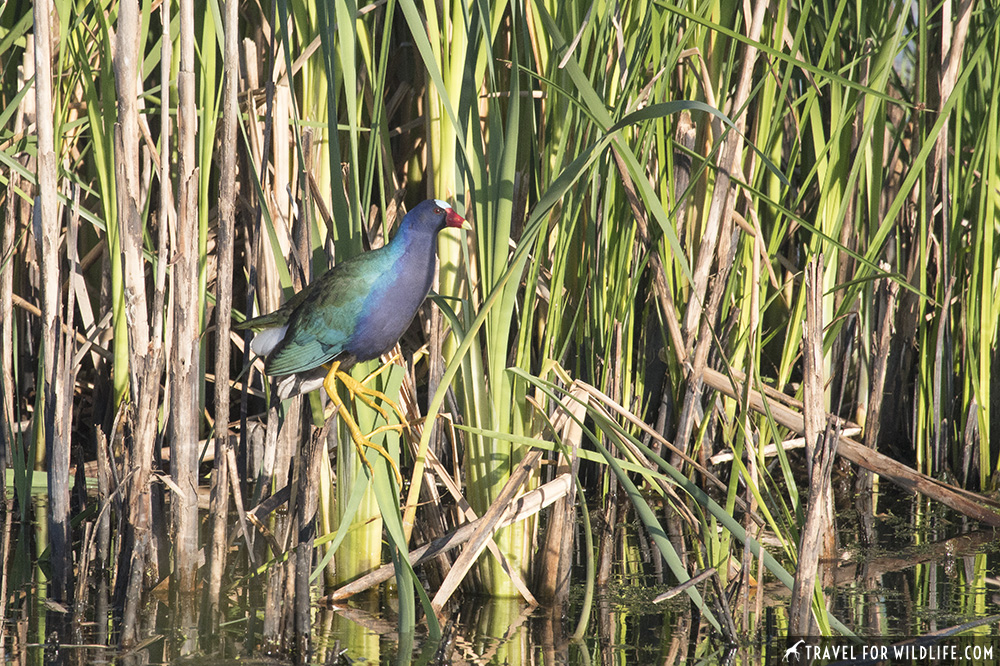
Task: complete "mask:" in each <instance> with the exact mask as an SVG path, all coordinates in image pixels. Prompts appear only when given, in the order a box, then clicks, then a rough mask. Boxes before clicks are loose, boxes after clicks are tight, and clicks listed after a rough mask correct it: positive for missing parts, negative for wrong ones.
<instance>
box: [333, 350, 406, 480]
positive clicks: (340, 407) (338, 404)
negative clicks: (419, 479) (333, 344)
mask: <svg viewBox="0 0 1000 666" xmlns="http://www.w3.org/2000/svg"><path fill="white" fill-rule="evenodd" d="M376 375H377V373H375V374H373V375H370V376H369V377H366V378H365V380H364V381H363V382H359V381H357V380H356V379H354V378H353V377H351V376H350V375H348V374H347V373H346V372H343V371H342V370H340V362H339V361H334V362H333V363H332V364H331V365H330V370H329V372H327V373H326V379H324V380H323V388H325V389H326V394H327V395H328V396H330V401H331V402H332V403H333V408H334V410H335V411H339V412H340V418H342V419H343V420H344V424H345V425H346V426H347V430H348V431H349V432H350V433H351V439H352V440H353V441H354V446H355V447H356V448H357V450H358V455H359V456H361V462H363V463H364V464H365V467H367V468H368V472H369V473H372V466H371V463H369V462H368V458H367V457H365V451H364V449H365V447H368V448H370V449H374V450H375V451H376V452H377V453H378V454H380V455H381V456H382V457H383V458H385V459H386V460H387V461H388V462H389V466H390V467H391V468H392V471H393V472H394V473H395V474H396V483H397V485H399V486H402V485H403V477H402V475H401V474H400V473H399V467H398V466H397V465H396V461H394V460H393V459H392V457H391V456H390V455H389V452H388V451H386V450H385V449H384V448H383V447H381V446H379V445H378V444H376V443H375V442H373V441H372V440H371V436H372V435H375V434H378V433H381V432H385V431H386V430H397V429H398V430H402V429H403V428H405V427H406V420H405V419H404V418H403V417H402V414H401V413H400V411H399V407H397V406H396V405H395V403H393V402H392V401H391V400H389V398H387V397H386V396H385V394H384V393H382V392H381V391H376V390H374V389H370V388H368V387H367V386H365V385H364V383H365V382H367V381H368V380H369V379H371V378H372V377H373V376H376ZM338 379H339V380H340V381H341V382H342V383H343V384H344V386H345V387H346V388H347V390H348V391H349V392H350V393H351V395H352V396H354V397H357V398H361V401H362V402H364V403H365V404H366V405H368V406H369V407H371V408H372V409H374V410H376V411H377V412H378V413H379V414H381V415H382V417H383V418H384V419H385V420H386V421H388V420H389V416H388V414H387V413H386V412H385V410H384V409H382V408H381V407H379V406H378V405H376V404H375V402H374V400H373V399H372V398H370V397H368V396H374V397H375V398H379V399H381V400H384V401H385V402H388V403H389V404H390V405H392V406H393V409H394V410H395V411H396V413H397V414H399V415H400V419H401V420H402V421H403V423H400V424H396V425H385V426H382V427H380V428H376V429H375V430H374V431H373V432H371V433H369V434H368V435H367V436H365V435H364V434H362V432H361V428H359V427H358V424H357V422H356V421H355V420H354V417H352V416H351V413H350V410H348V409H347V406H346V405H345V404H344V401H343V400H341V399H340V396H339V395H338V394H337V380H338Z"/></svg>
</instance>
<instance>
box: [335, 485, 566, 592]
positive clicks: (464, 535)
mask: <svg viewBox="0 0 1000 666" xmlns="http://www.w3.org/2000/svg"><path fill="white" fill-rule="evenodd" d="M572 484H573V479H572V477H571V476H570V475H569V474H561V475H559V476H557V477H556V478H554V479H553V480H551V481H549V482H548V483H546V484H544V485H542V486H540V487H539V488H536V489H535V490H532V491H530V492H527V493H525V494H524V495H521V496H520V497H517V498H515V499H514V500H513V501H511V502H508V504H507V506H506V508H505V509H504V511H503V513H502V514H500V517H499V519H498V521H497V523H496V525H495V526H494V529H500V528H503V527H506V526H507V525H510V524H513V523H516V522H517V521H519V520H524V519H525V518H529V517H531V516H533V515H535V514H536V513H538V512H539V511H541V510H542V509H544V508H546V507H548V506H550V505H551V504H553V503H555V502H558V501H561V500H562V499H564V498H565V496H566V494H567V493H569V491H570V489H571V488H572ZM484 520H486V518H485V517H483V518H479V519H478V520H474V521H472V522H469V523H466V524H464V525H462V526H461V527H459V528H458V529H456V530H455V531H453V532H450V533H449V534H446V535H444V536H442V537H438V538H437V539H434V541H432V542H431V543H429V544H427V545H424V546H421V547H419V548H416V549H414V550H412V551H410V564H412V565H413V566H414V567H417V566H419V565H421V564H424V563H425V562H429V561H431V560H433V559H435V558H437V557H439V556H441V555H443V554H444V553H446V552H448V551H449V550H451V549H453V548H457V547H458V546H460V545H462V544H463V543H466V542H468V541H469V539H471V538H472V536H473V534H474V533H476V532H477V531H478V530H479V529H480V528H481V527H482V525H483V524H484V523H483V521H484ZM394 575H395V567H394V566H393V565H392V564H391V563H390V564H384V565H382V566H381V567H379V568H378V569H376V570H375V571H372V572H371V573H368V574H366V575H364V576H361V577H360V578H358V579H356V580H353V581H351V582H350V583H347V584H345V585H342V586H341V587H339V588H337V589H336V590H334V591H333V592H331V593H330V594H328V595H326V596H325V597H323V598H322V599H321V601H324V602H327V603H333V602H337V601H342V600H344V599H347V598H348V597H351V596H354V595H355V594H358V593H360V592H364V591H365V590H367V589H369V588H372V587H374V586H376V585H378V584H379V583H384V582H385V581H387V580H389V579H390V578H392V577H393V576H394Z"/></svg>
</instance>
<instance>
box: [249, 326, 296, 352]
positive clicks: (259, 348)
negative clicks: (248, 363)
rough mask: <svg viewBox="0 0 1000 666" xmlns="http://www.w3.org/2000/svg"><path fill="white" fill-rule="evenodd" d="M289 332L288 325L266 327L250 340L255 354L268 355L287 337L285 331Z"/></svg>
mask: <svg viewBox="0 0 1000 666" xmlns="http://www.w3.org/2000/svg"><path fill="white" fill-rule="evenodd" d="M287 332H288V326H287V325H285V326H277V327H275V328H265V329H264V330H263V331H261V332H260V333H258V334H257V335H255V336H254V338H253V340H252V341H251V342H250V349H252V350H253V353H254V354H257V355H258V356H267V355H268V354H270V353H271V352H272V351H273V350H274V348H275V347H277V346H278V343H279V342H281V341H282V340H283V339H284V338H285V333H287Z"/></svg>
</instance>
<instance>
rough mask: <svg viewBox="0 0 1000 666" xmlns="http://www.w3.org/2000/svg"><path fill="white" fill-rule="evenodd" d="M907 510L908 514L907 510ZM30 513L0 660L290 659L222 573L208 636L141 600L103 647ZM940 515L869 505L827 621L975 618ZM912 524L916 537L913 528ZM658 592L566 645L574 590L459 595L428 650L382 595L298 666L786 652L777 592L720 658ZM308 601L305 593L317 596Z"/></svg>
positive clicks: (893, 624)
mask: <svg viewBox="0 0 1000 666" xmlns="http://www.w3.org/2000/svg"><path fill="white" fill-rule="evenodd" d="M907 506H910V507H912V509H913V510H912V511H906V510H905V508H906V507H907ZM45 510H46V507H45V504H44V502H41V501H39V502H37V503H36V504H35V505H34V506H33V512H34V515H33V520H32V522H31V523H30V526H28V527H26V526H25V525H21V524H19V523H17V522H16V521H12V520H11V514H10V512H9V511H5V512H4V513H5V516H4V523H5V527H4V532H5V534H9V535H10V545H9V550H8V551H7V553H8V558H9V559H8V561H7V562H6V563H5V565H6V568H5V571H4V573H5V579H4V582H5V583H6V584H7V586H8V588H7V589H8V591H7V606H6V609H7V610H6V617H5V622H4V625H3V629H4V631H3V635H4V643H3V648H4V653H3V654H4V663H5V664H17V665H18V666H22V665H23V666H29V665H31V666H35V665H37V666H42V665H43V664H69V665H72V666H75V665H76V664H81V665H82V664H108V663H115V664H128V665H129V666H131V665H135V666H144V665H146V664H166V663H181V662H180V658H181V655H183V654H184V653H185V652H188V653H193V654H194V656H193V657H191V658H188V659H185V660H183V663H184V664H185V665H188V664H213V665H214V664H236V663H239V664H254V663H259V664H265V663H267V664H275V663H292V662H291V661H290V659H289V656H288V654H289V653H288V652H287V651H285V650H284V649H278V650H274V651H271V652H267V653H266V654H267V655H268V658H267V659H263V660H260V659H259V660H258V661H256V662H255V661H254V659H255V658H260V656H261V654H262V652H264V651H265V648H264V646H265V645H266V643H265V641H264V640H263V639H264V636H265V631H264V622H263V619H264V617H265V615H266V613H265V610H266V609H265V606H266V605H267V604H268V603H270V602H268V601H265V600H266V599H267V597H266V595H265V589H264V588H265V586H266V581H265V580H264V578H263V577H259V576H258V577H250V578H246V579H242V580H241V579H236V580H237V581H239V583H238V584H237V585H236V586H235V587H234V588H232V589H229V590H228V591H227V599H228V600H229V603H230V604H231V606H230V608H229V610H228V614H227V621H226V622H225V623H224V625H223V635H222V636H221V637H219V639H218V640H215V641H212V642H209V641H208V640H205V636H204V634H202V635H199V633H198V630H197V627H196V626H195V624H194V622H193V620H192V617H194V618H196V617H197V610H198V609H197V608H195V609H194V611H195V612H194V615H193V616H192V614H191V611H190V610H189V611H188V613H186V614H185V613H181V612H180V611H181V610H182V608H183V607H184V606H185V604H178V603H176V602H173V603H171V602H169V601H168V597H167V595H165V594H164V595H160V596H158V595H152V596H151V597H150V598H149V599H147V600H145V603H144V604H143V605H142V606H141V608H140V613H139V617H138V634H139V635H140V637H141V639H140V640H141V642H140V644H139V646H138V647H137V648H136V649H133V650H132V651H129V652H121V651H116V650H114V649H109V648H106V647H104V646H106V645H107V644H108V641H109V640H110V641H112V642H114V641H116V640H117V637H116V635H115V633H114V623H113V622H112V621H111V619H110V618H109V607H110V606H111V605H112V604H110V603H109V594H111V590H112V589H113V585H114V579H113V578H109V576H108V572H107V570H105V569H102V568H101V567H100V566H99V562H98V560H96V559H95V560H93V561H91V563H90V566H89V567H88V566H82V570H83V571H84V574H83V575H80V574H78V581H77V583H78V589H79V590H80V591H81V592H83V591H85V593H80V592H78V598H81V599H86V603H85V604H83V605H81V606H80V607H69V608H67V607H65V606H62V605H60V604H55V603H53V602H51V601H49V600H48V599H47V595H48V594H49V589H48V587H47V585H48V579H47V562H46V555H45V552H44V551H45V549H44V546H40V544H45V543H46V535H45V532H44V529H45V528H44V526H45V524H46V520H45ZM947 518H948V517H947V516H940V515H930V514H928V513H926V512H922V510H921V507H920V505H919V504H912V505H907V504H906V503H903V502H901V503H899V504H897V505H895V506H886V507H883V509H882V513H880V514H878V515H877V519H876V523H875V533H874V536H875V543H876V547H873V548H865V547H864V546H863V545H862V543H861V540H860V539H859V540H858V541H852V539H853V538H854V537H852V536H850V535H847V533H846V531H845V533H844V534H843V535H842V537H843V539H844V542H845V543H844V548H845V555H846V557H845V558H844V559H843V560H842V561H841V562H839V563H838V566H837V567H836V568H835V571H834V587H833V588H832V589H830V590H828V599H830V601H831V603H832V612H833V613H834V614H835V615H836V616H837V617H838V618H840V619H841V620H842V621H844V622H845V624H847V625H848V626H849V627H850V628H852V629H853V630H854V631H857V632H859V633H862V634H865V635H880V636H900V635H909V634H914V633H926V632H928V631H931V630H933V629H934V628H943V627H947V626H951V625H957V624H961V623H963V622H966V621H968V620H969V619H971V618H974V617H981V616H982V615H984V614H985V613H988V612H989V611H990V609H991V608H992V606H991V605H990V604H989V603H988V595H989V594H990V593H991V590H990V589H987V587H986V582H984V581H985V580H987V579H989V578H990V577H995V576H996V575H997V571H998V565H997V563H998V552H997V547H996V545H995V542H994V541H993V539H994V537H993V534H992V532H990V533H985V532H969V531H968V527H967V526H963V525H961V524H960V523H956V522H955V521H949V520H947ZM844 520H848V519H844ZM844 524H847V523H844ZM913 524H922V525H925V526H929V527H925V528H923V529H920V530H914V529H913V528H912V525H913ZM36 525H40V526H41V527H35V526H36ZM963 532H964V533H963ZM80 564H81V565H85V564H86V563H84V562H81V563H80ZM275 571H277V568H276V569H275ZM234 582H235V581H234ZM664 588H665V586H659V587H658V586H656V585H654V584H652V583H651V579H650V578H642V577H640V576H632V577H629V578H621V577H619V578H615V577H612V579H611V581H610V584H609V585H608V586H607V587H606V588H604V589H603V590H599V591H598V594H597V597H596V599H595V603H594V607H593V609H592V613H593V614H592V617H591V619H590V623H589V629H588V631H587V633H586V635H585V636H584V638H583V640H582V641H579V642H573V641H572V640H571V639H570V636H571V634H572V632H573V629H574V628H575V627H576V624H577V622H578V620H579V617H578V615H579V612H580V610H579V609H580V598H581V597H582V590H579V589H577V590H574V593H573V594H572V595H571V598H570V603H569V604H568V606H563V607H560V608H551V609H539V608H534V609H533V608H530V607H528V606H527V605H525V604H524V603H522V602H521V601H519V600H511V599H488V598H477V597H465V598H464V599H461V600H460V602H461V603H458V602H456V603H453V604H451V605H450V606H448V607H447V608H446V610H445V612H444V613H443V615H442V618H441V624H442V627H443V630H444V637H443V638H442V640H441V641H439V642H437V643H432V642H430V641H429V640H427V638H426V633H425V631H426V625H425V624H423V623H421V622H419V621H418V624H417V634H416V636H402V637H401V636H399V635H398V633H397V620H396V614H395V610H396V599H395V596H394V594H393V592H392V589H393V588H392V586H391V585H389V586H383V587H382V588H381V589H380V590H376V591H372V592H371V593H368V594H365V595H357V596H355V597H352V598H351V599H350V602H349V603H347V604H343V605H338V606H325V605H320V604H318V603H315V604H314V605H313V606H312V608H311V616H310V620H311V636H312V651H311V653H310V654H308V655H306V658H305V663H309V664H366V663H367V664H411V663H413V664H512V665H515V666H516V665H519V664H531V665H534V664H539V665H541V664H545V665H546V666H549V665H551V664H570V665H582V666H590V665H591V664H594V665H598V664H601V665H614V666H618V665H621V666H624V665H626V664H628V665H631V664H674V663H697V662H702V661H704V662H706V663H722V662H724V661H726V660H727V659H731V661H730V662H729V663H748V664H762V663H774V661H775V659H774V654H775V652H774V651H775V649H778V653H777V654H778V657H780V653H781V651H782V650H783V648H784V647H787V646H784V645H780V646H779V645H777V644H776V641H775V637H783V636H784V634H785V627H786V626H787V619H786V613H785V604H786V603H787V595H788V592H787V590H785V589H784V588H783V586H781V587H780V588H779V586H778V585H776V584H775V583H773V581H771V580H769V579H767V578H765V579H764V580H763V585H762V586H761V587H760V590H761V591H760V594H761V596H762V608H761V611H760V615H761V617H755V616H754V613H756V612H757V611H756V610H755V609H754V608H753V606H752V605H751V606H750V617H751V619H750V624H751V625H752V626H756V627H758V632H759V633H758V635H757V636H753V637H751V638H750V644H749V645H743V646H739V648H738V649H737V651H736V652H735V653H734V654H733V655H728V654H727V649H729V648H728V647H727V646H724V645H720V641H719V640H718V638H717V637H716V636H713V635H710V634H709V633H708V631H707V630H706V629H705V623H704V622H702V621H701V620H700V618H698V617H697V616H693V615H692V614H691V606H690V604H689V603H688V602H687V601H686V600H685V598H684V597H683V596H681V597H677V598H675V599H673V600H670V601H668V602H666V603H664V604H654V603H652V601H651V600H652V599H653V598H654V597H655V596H657V594H659V593H660V592H662V591H664ZM701 591H702V592H703V593H707V594H710V592H711V591H710V590H708V589H702V590H701ZM314 592H315V595H316V597H314V599H318V596H319V594H320V592H319V590H318V589H317V590H315V591H314ZM755 593H756V592H755ZM272 599H278V597H277V596H273V597H272ZM286 599H287V601H284V600H280V599H279V600H278V602H277V603H279V604H288V605H291V603H292V601H291V598H290V597H286ZM730 601H731V602H732V601H734V602H735V604H736V605H735V606H734V613H737V612H738V613H742V612H744V605H743V604H744V603H745V600H742V599H737V600H730ZM187 606H188V608H189V609H190V608H193V607H192V606H190V605H187ZM199 639H201V641H200V644H199V643H197V641H198V640H199ZM268 659H270V661H269V660H268Z"/></svg>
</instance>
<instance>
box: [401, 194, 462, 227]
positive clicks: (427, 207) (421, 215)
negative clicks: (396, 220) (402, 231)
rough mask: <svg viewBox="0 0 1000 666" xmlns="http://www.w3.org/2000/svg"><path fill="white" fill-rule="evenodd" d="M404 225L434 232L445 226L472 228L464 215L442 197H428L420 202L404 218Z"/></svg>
mask: <svg viewBox="0 0 1000 666" xmlns="http://www.w3.org/2000/svg"><path fill="white" fill-rule="evenodd" d="M403 226H404V227H411V228H413V229H414V230H423V231H433V232H434V233H437V232H438V231H441V230H442V229H444V228H445V227H454V228H460V229H462V228H464V229H472V225H470V224H469V222H468V221H467V220H466V219H465V218H464V217H462V216H461V215H459V214H458V213H456V212H455V209H454V208H452V207H451V206H450V205H449V204H448V203H446V202H444V201H441V200H440V199H428V200H427V201H424V202H423V203H421V204H419V205H418V206H417V207H416V208H414V209H413V210H411V211H410V212H409V213H407V214H406V217H405V218H403Z"/></svg>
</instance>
